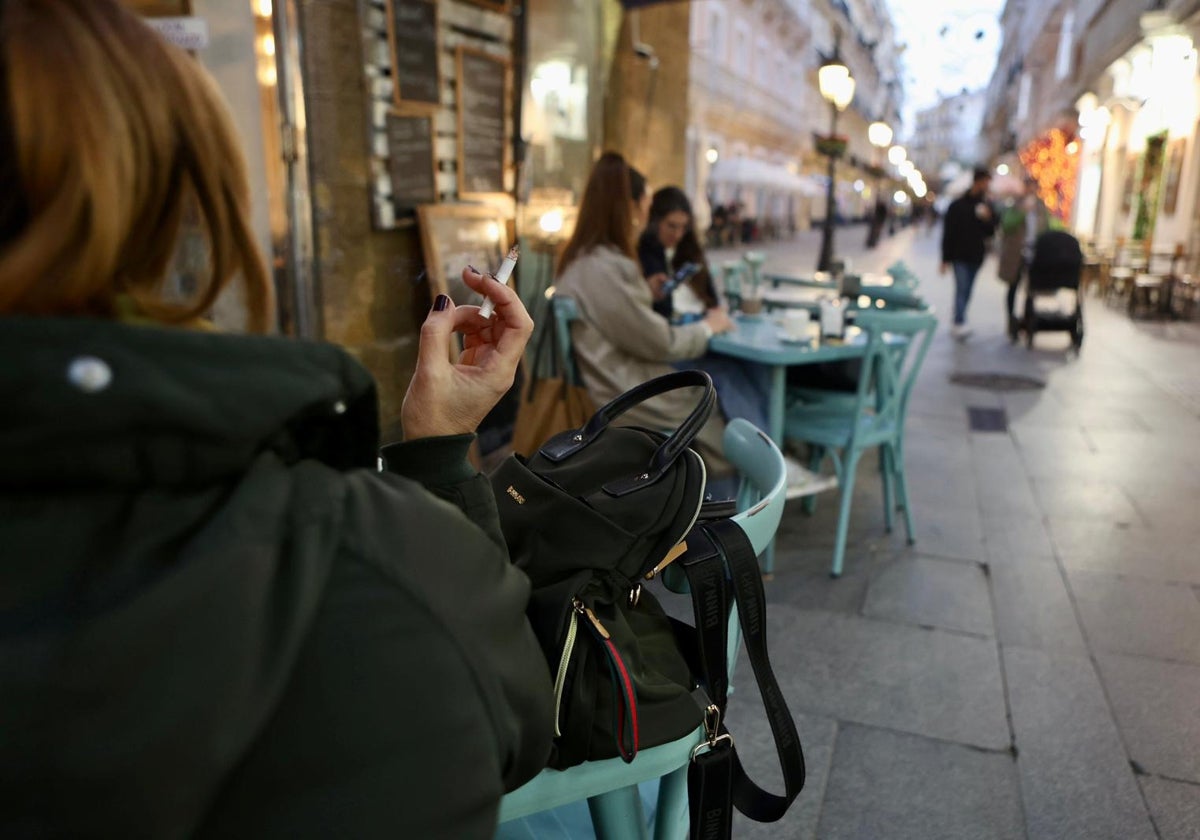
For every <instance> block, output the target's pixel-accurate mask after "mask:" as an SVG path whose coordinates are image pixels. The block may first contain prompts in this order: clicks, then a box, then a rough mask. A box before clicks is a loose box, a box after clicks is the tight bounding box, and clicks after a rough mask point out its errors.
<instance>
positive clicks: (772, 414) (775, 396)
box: [763, 365, 787, 579]
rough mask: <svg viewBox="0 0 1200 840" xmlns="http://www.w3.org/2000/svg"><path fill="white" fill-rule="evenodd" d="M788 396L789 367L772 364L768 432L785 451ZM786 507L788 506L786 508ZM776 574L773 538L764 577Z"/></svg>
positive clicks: (767, 553) (764, 559)
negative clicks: (786, 402)
mask: <svg viewBox="0 0 1200 840" xmlns="http://www.w3.org/2000/svg"><path fill="white" fill-rule="evenodd" d="M786 397H787V367H786V366H785V365H772V366H771V393H770V395H769V396H768V405H767V425H769V426H770V428H769V429H768V430H767V434H769V435H770V436H771V440H773V441H775V445H776V446H778V447H779V451H780V452H782V451H783V412H784V402H785V399H786ZM785 509H786V508H785ZM774 574H775V540H774V539H772V540H771V542H770V544H769V545H768V546H767V548H766V550H765V551H764V552H763V577H765V578H767V579H770V578H771V577H772V576H773V575H774Z"/></svg>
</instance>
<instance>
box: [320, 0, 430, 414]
mask: <svg viewBox="0 0 1200 840" xmlns="http://www.w3.org/2000/svg"><path fill="white" fill-rule="evenodd" d="M300 27H301V37H302V39H303V43H304V45H305V51H304V60H305V64H304V77H305V106H306V108H307V114H306V117H307V122H308V132H309V134H308V142H309V155H310V161H309V163H310V172H311V177H312V187H311V188H312V200H313V216H314V226H315V230H314V240H315V259H316V271H315V274H316V276H317V278H318V282H319V288H318V301H319V309H320V311H319V313H318V318H319V320H320V323H321V327H322V335H323V336H324V338H325V339H326V340H327V341H331V342H334V343H336V344H340V345H342V346H343V347H345V348H346V349H347V350H349V351H350V352H351V353H353V354H354V355H355V356H357V357H358V358H359V360H360V361H362V362H363V364H365V365H366V366H367V368H368V369H369V370H370V371H371V373H372V374H374V376H375V378H376V380H377V381H378V383H379V399H380V412H381V421H382V425H383V429H384V433H385V436H387V437H394V436H396V435H398V433H399V425H398V424H399V419H400V403H401V401H402V400H403V397H404V392H405V390H406V389H407V387H408V381H409V379H410V378H411V376H412V371H413V367H414V365H415V363H416V357H417V329H418V326H417V325H418V324H419V322H420V319H421V318H422V317H424V314H425V310H426V305H427V301H426V300H425V299H424V298H425V297H426V295H427V292H424V290H421V289H418V288H417V287H416V286H414V283H413V280H414V278H416V277H417V276H418V275H419V274H420V272H421V249H420V242H419V240H418V237H417V230H416V228H415V226H410V227H408V228H407V229H402V230H388V231H376V230H374V229H372V225H371V203H370V202H371V172H370V165H369V160H368V152H369V149H368V145H367V137H368V129H367V106H366V102H367V91H366V80H365V77H364V73H363V61H362V24H361V19H360V16H359V3H358V0H301V3H300Z"/></svg>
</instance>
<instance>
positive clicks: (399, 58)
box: [387, 0, 442, 111]
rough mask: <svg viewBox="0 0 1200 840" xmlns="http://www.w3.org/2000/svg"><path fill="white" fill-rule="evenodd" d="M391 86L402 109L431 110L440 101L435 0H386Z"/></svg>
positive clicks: (397, 104)
mask: <svg viewBox="0 0 1200 840" xmlns="http://www.w3.org/2000/svg"><path fill="white" fill-rule="evenodd" d="M387 20H388V42H389V43H390V44H391V47H392V90H393V97H394V99H395V101H396V107H397V108H400V109H402V110H406V111H411V110H413V109H416V110H434V109H436V108H437V107H438V106H439V105H440V104H441V101H442V82H441V74H440V73H439V71H438V9H437V2H436V0H387Z"/></svg>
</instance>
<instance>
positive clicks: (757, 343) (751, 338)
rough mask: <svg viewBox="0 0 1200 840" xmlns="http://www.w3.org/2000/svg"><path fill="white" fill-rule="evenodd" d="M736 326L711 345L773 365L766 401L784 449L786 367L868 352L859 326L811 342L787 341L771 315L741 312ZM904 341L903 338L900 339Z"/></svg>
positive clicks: (727, 353)
mask: <svg viewBox="0 0 1200 840" xmlns="http://www.w3.org/2000/svg"><path fill="white" fill-rule="evenodd" d="M733 321H734V324H735V325H736V329H734V330H731V331H730V332H727V333H721V334H720V335H714V336H713V337H712V338H711V339H709V342H708V349H709V350H710V351H712V352H713V353H720V354H721V355H722V356H732V357H734V358H735V359H743V360H745V361H748V362H755V363H757V364H760V365H766V366H767V367H769V368H770V369H771V380H770V381H771V385H770V388H771V392H770V395H769V397H768V400H769V402H768V405H767V425H768V427H769V428H768V429H767V434H769V435H770V436H771V440H773V441H775V443H776V445H777V446H779V448H780V449H783V417H784V404H785V402H786V397H787V369H788V368H789V367H793V366H795V365H816V364H821V363H823V362H841V361H845V360H847V359H861V358H862V357H863V356H864V355H866V352H867V340H866V335H864V334H863V332H862V330H860V329H858V328H857V327H847V329H846V333H845V337H844V338H841V339H822V340H819V341H818V340H814V341H811V342H807V343H804V342H792V341H786V340H784V339H783V338H782V337H781V336H782V335H783V328H782V327H780V326H779V324H778V323H776V321H775V320H774V319H773V318H772V317H771V315H769V314H767V315H754V316H748V315H742V314H737V315H734V317H733ZM897 340H900V341H903V339H902V338H901V339H897Z"/></svg>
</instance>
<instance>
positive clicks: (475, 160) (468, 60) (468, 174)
mask: <svg viewBox="0 0 1200 840" xmlns="http://www.w3.org/2000/svg"><path fill="white" fill-rule="evenodd" d="M457 99H458V194H459V195H463V196H469V195H474V194H483V193H502V192H504V165H505V162H506V155H505V152H506V150H507V144H506V143H505V132H504V109H505V105H506V103H507V102H508V62H506V61H504V60H503V59H499V58H495V57H493V56H490V55H488V54H487V53H482V52H479V51H477V50H472V49H468V48H466V47H459V48H458V87H457Z"/></svg>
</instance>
